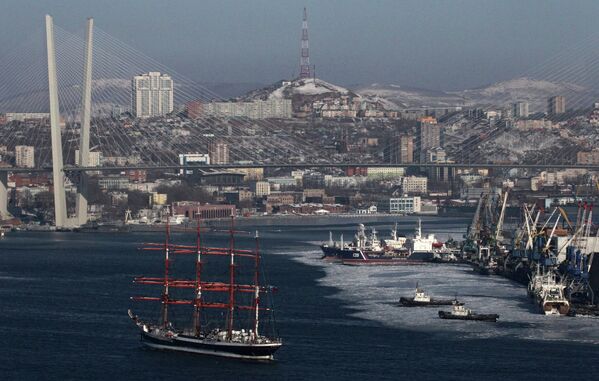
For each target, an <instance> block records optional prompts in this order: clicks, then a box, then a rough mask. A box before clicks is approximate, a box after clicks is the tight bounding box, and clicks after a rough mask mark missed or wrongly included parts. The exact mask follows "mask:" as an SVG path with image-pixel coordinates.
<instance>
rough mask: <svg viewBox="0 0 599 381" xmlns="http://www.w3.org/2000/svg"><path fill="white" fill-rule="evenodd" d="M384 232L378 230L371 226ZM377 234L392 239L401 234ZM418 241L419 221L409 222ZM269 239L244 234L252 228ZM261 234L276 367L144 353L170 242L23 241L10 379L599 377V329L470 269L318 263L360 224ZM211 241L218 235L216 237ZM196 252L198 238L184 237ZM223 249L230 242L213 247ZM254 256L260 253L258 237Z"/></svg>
mask: <svg viewBox="0 0 599 381" xmlns="http://www.w3.org/2000/svg"><path fill="white" fill-rule="evenodd" d="M467 224H468V220H467V219H464V218H449V217H446V218H433V217H429V218H427V219H424V220H423V232H424V233H435V234H436V235H437V236H438V237H439V238H441V239H446V238H448V237H450V236H452V237H454V238H461V236H462V234H463V233H464V231H465V227H466V226H467ZM369 225H372V224H369ZM391 225H392V224H391V223H390V222H389V221H384V222H380V223H379V224H376V229H377V230H378V231H379V237H380V238H384V237H385V236H387V235H388V234H389V230H390V228H391ZM399 227H400V233H404V234H410V233H411V232H412V230H413V227H414V219H413V218H403V220H402V218H400V225H399ZM255 228H256V227H244V229H247V230H253V229H255ZM258 229H260V235H261V237H262V238H261V245H262V248H263V262H264V265H265V267H266V269H267V271H268V278H269V282H270V283H271V284H273V285H276V286H277V288H278V292H277V293H276V294H275V307H276V311H277V314H276V318H277V327H278V331H279V333H280V336H281V337H282V338H283V343H284V346H283V347H282V348H281V349H280V351H279V352H277V353H276V355H275V358H276V360H275V361H273V362H270V363H252V362H247V361H238V360H228V359H222V358H216V357H203V356H198V355H191V354H181V353H170V352H161V351H153V350H148V349H144V348H143V347H142V346H141V343H140V340H139V332H138V330H137V328H136V327H135V326H134V325H133V324H132V323H131V321H130V320H129V318H128V316H127V309H128V308H132V307H133V308H136V305H135V304H134V302H131V301H130V299H129V297H130V296H132V295H136V293H137V292H138V290H137V289H136V286H134V285H133V284H132V278H133V277H134V276H136V275H142V274H144V275H157V276H160V275H159V274H157V273H156V271H157V270H158V269H159V268H160V266H161V257H160V255H151V254H150V255H148V254H140V252H138V251H137V250H136V247H137V245H138V244H139V243H141V242H146V241H156V240H160V236H159V234H157V233H122V234H119V233H49V232H48V233H33V232H29V233H28V232H13V233H10V234H9V235H8V236H7V237H6V238H5V239H4V240H2V241H0V306H1V308H0V315H1V318H0V337H1V340H2V348H3V351H2V356H0V379H2V380H44V379H48V380H54V379H60V380H69V379H73V380H75V379H76V380H81V379H85V380H106V379H113V380H121V379H123V380H148V379H157V380H158V379H160V380H163V379H169V380H193V379H208V380H221V379H222V380H225V379H230V380H237V379H243V380H258V379H260V380H320V379H327V380H350V379H351V380H355V379H362V378H370V379H378V380H383V379H389V380H399V379H409V378H414V379H418V380H428V379H430V380H433V379H434V380H439V379H443V380H444V379H448V380H451V379H455V380H459V379H464V380H465V379H468V380H472V379H481V380H482V379H484V380H506V379H529V380H532V379H539V380H540V379H543V380H551V379H565V378H567V379H570V378H580V379H592V378H593V377H594V375H596V374H598V373H599V329H598V328H599V320H598V319H594V318H569V317H552V316H549V317H547V316H544V315H541V314H539V313H538V312H537V310H536V309H535V308H534V306H533V305H532V303H530V301H529V300H528V299H527V297H526V290H525V288H524V287H522V286H520V285H518V284H516V283H513V282H511V281H509V280H506V279H504V278H501V277H497V276H490V277H489V276H486V277H485V276H481V275H477V274H475V273H474V272H473V271H472V270H471V269H470V268H469V267H466V266H463V265H440V264H428V265H422V266H406V267H352V266H342V265H339V264H334V263H326V262H323V261H321V260H320V259H319V257H320V250H319V247H318V245H319V244H320V243H321V242H322V241H327V240H328V237H329V230H330V231H332V232H333V235H334V237H335V238H336V239H338V237H339V235H340V234H344V237H345V239H346V240H349V239H351V238H352V236H353V233H354V231H355V224H353V223H350V224H348V223H347V222H346V221H341V220H339V221H335V220H331V223H330V224H329V225H328V226H325V225H319V226H309V225H306V226H302V225H294V226H276V225H270V226H266V227H263V228H258ZM207 238H208V239H210V238H211V237H210V236H209V237H207ZM174 239H175V240H177V241H181V242H184V241H187V242H190V241H193V234H191V233H189V234H187V235H186V234H176V235H175V236H174ZM214 239H216V240H219V239H221V240H222V239H223V238H222V236H221V237H220V238H219V237H216V238H214ZM241 241H245V242H240V243H241V244H242V245H243V244H244V243H245V244H248V245H251V241H250V240H249V239H248V238H245V239H241ZM417 282H418V284H419V285H420V286H421V287H423V288H425V289H426V290H427V291H428V292H429V293H431V294H432V295H434V296H436V297H453V296H454V295H456V294H457V296H458V298H459V299H460V300H461V301H464V302H465V303H466V305H467V306H468V307H469V308H471V309H472V310H474V311H476V312H481V313H497V314H499V315H500V319H499V321H498V322H497V323H483V322H464V321H446V320H442V319H439V318H438V315H437V311H438V308H401V307H397V305H396V304H397V301H398V300H399V297H400V296H411V295H412V294H413V291H414V288H415V286H416V283H417Z"/></svg>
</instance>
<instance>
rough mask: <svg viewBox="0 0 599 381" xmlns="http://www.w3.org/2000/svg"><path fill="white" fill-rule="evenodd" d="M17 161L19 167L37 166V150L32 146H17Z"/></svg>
mask: <svg viewBox="0 0 599 381" xmlns="http://www.w3.org/2000/svg"><path fill="white" fill-rule="evenodd" d="M15 161H16V165H17V167H21V168H33V167H35V150H34V148H33V147H32V146H16V147H15Z"/></svg>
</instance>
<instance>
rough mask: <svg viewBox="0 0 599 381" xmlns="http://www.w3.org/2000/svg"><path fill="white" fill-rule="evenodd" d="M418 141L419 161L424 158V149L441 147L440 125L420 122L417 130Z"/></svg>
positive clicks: (422, 160)
mask: <svg viewBox="0 0 599 381" xmlns="http://www.w3.org/2000/svg"><path fill="white" fill-rule="evenodd" d="M419 132H420V133H419V138H420V142H419V144H418V148H419V155H418V157H419V158H420V162H421V163H422V162H424V161H425V160H426V151H427V150H429V149H431V148H436V147H442V144H441V126H439V125H438V124H432V123H426V122H421V123H420V131H419Z"/></svg>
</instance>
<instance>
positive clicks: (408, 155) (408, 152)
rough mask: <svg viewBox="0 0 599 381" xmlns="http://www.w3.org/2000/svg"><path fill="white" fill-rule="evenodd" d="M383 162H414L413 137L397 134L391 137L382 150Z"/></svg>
mask: <svg viewBox="0 0 599 381" xmlns="http://www.w3.org/2000/svg"><path fill="white" fill-rule="evenodd" d="M384 156H385V162H387V163H390V164H408V163H413V162H414V137H413V136H411V135H406V134H403V135H399V136H395V137H393V138H392V139H391V142H390V144H389V145H388V146H387V147H386V148H385V150H384Z"/></svg>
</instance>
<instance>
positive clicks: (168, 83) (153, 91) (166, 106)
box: [131, 71, 174, 118]
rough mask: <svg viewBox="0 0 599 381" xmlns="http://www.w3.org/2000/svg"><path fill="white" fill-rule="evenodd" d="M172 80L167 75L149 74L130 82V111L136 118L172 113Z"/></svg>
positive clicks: (137, 76) (139, 76)
mask: <svg viewBox="0 0 599 381" xmlns="http://www.w3.org/2000/svg"><path fill="white" fill-rule="evenodd" d="M173 95H174V94H173V80H172V78H171V77H170V76H169V75H168V74H161V73H160V72H156V71H153V72H149V73H146V74H141V75H136V76H135V77H133V80H132V81H131V110H132V112H133V115H134V116H135V117H137V118H150V117H155V116H161V115H166V114H168V113H170V112H172V111H173Z"/></svg>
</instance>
